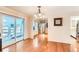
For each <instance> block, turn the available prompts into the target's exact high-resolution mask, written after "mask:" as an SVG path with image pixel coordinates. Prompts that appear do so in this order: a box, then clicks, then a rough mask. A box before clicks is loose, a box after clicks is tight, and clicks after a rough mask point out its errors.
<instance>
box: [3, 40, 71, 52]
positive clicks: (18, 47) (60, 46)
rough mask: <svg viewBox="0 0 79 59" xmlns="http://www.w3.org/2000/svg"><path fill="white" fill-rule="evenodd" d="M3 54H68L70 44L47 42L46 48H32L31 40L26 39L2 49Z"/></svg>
mask: <svg viewBox="0 0 79 59" xmlns="http://www.w3.org/2000/svg"><path fill="white" fill-rule="evenodd" d="M3 52H70V44H65V43H58V42H50V41H49V42H48V44H47V46H46V47H44V46H41V47H40V46H39V47H34V45H33V40H32V39H26V40H24V41H21V42H18V43H16V44H14V45H11V46H9V47H7V48H4V49H3Z"/></svg>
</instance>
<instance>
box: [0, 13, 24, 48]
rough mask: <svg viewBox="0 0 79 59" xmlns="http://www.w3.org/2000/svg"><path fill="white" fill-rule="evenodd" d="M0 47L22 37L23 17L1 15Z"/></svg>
mask: <svg viewBox="0 0 79 59" xmlns="http://www.w3.org/2000/svg"><path fill="white" fill-rule="evenodd" d="M1 18H2V21H1V22H2V26H1V28H2V29H1V31H2V33H1V35H2V48H4V47H6V46H8V45H11V44H13V43H16V42H18V41H20V40H23V38H24V19H23V18H20V17H14V16H9V15H4V14H3V15H2V17H1Z"/></svg>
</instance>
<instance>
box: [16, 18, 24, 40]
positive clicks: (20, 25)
mask: <svg viewBox="0 0 79 59" xmlns="http://www.w3.org/2000/svg"><path fill="white" fill-rule="evenodd" d="M23 38H24V19H22V18H17V19H16V41H20V40H23Z"/></svg>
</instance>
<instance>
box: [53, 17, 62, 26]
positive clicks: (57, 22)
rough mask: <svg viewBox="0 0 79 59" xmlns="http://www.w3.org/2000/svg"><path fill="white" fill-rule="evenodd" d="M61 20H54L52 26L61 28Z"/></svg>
mask: <svg viewBox="0 0 79 59" xmlns="http://www.w3.org/2000/svg"><path fill="white" fill-rule="evenodd" d="M62 25H63V24H62V18H54V26H62Z"/></svg>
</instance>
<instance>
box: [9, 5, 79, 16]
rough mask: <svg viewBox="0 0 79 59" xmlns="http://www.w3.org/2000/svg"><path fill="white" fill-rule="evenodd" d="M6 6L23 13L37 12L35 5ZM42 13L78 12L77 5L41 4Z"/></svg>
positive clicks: (31, 13)
mask: <svg viewBox="0 0 79 59" xmlns="http://www.w3.org/2000/svg"><path fill="white" fill-rule="evenodd" d="M8 8H11V9H14V10H17V11H19V12H22V13H24V14H28V15H33V14H35V13H36V12H37V6H8ZM41 11H42V13H44V14H46V15H52V14H56V13H71V12H77V11H78V12H79V7H78V6H42V7H41Z"/></svg>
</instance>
